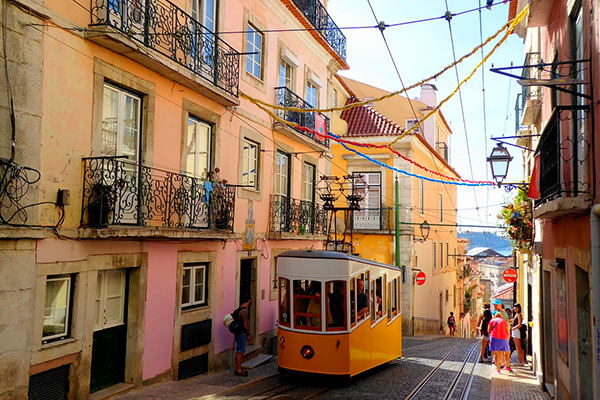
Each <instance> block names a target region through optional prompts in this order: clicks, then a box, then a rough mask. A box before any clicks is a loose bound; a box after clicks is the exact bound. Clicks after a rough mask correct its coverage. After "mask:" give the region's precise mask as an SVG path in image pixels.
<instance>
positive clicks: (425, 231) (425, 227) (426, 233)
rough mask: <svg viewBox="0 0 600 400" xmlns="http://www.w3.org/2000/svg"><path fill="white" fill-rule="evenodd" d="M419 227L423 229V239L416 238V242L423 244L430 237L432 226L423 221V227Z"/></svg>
mask: <svg viewBox="0 0 600 400" xmlns="http://www.w3.org/2000/svg"><path fill="white" fill-rule="evenodd" d="M419 227H420V228H421V237H420V238H415V242H419V243H423V242H425V241H426V240H427V238H428V237H429V231H430V230H431V226H429V223H427V221H423V222H422V223H421V225H419Z"/></svg>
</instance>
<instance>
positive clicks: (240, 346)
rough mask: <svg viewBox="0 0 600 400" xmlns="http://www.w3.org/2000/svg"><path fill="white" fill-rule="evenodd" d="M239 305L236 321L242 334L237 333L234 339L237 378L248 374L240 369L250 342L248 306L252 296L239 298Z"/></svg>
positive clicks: (246, 295) (247, 294) (245, 295)
mask: <svg viewBox="0 0 600 400" xmlns="http://www.w3.org/2000/svg"><path fill="white" fill-rule="evenodd" d="M241 303H242V304H241V305H240V308H239V312H238V320H239V322H240V324H241V325H242V326H243V329H242V332H240V333H237V334H236V335H235V336H234V337H235V374H236V375H238V376H248V372H246V371H245V370H243V369H242V357H243V355H244V353H245V352H246V344H247V343H248V341H249V340H250V341H251V340H252V333H250V326H249V324H248V321H249V320H250V306H251V305H252V296H251V295H250V294H249V293H246V294H244V295H243V296H242V298H241Z"/></svg>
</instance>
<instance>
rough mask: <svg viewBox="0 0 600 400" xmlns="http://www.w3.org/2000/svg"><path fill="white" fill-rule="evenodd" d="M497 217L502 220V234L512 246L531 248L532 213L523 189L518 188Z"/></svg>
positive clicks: (529, 202)
mask: <svg viewBox="0 0 600 400" xmlns="http://www.w3.org/2000/svg"><path fill="white" fill-rule="evenodd" d="M498 219H500V220H502V222H503V223H504V227H505V229H506V230H505V231H504V232H503V234H502V236H503V237H504V238H506V239H509V240H510V242H511V244H512V245H513V246H514V247H516V248H518V249H526V250H531V249H532V248H533V213H532V208H531V201H530V200H529V199H528V198H527V192H525V190H523V189H519V193H518V194H517V196H516V197H515V199H514V201H513V202H512V203H508V204H506V205H505V206H504V207H503V208H502V212H501V213H500V214H499V215H498Z"/></svg>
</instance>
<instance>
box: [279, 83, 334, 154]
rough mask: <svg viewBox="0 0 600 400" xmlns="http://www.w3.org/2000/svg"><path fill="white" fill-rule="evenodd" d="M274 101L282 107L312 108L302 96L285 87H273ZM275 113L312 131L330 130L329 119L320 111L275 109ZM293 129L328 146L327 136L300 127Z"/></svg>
mask: <svg viewBox="0 0 600 400" xmlns="http://www.w3.org/2000/svg"><path fill="white" fill-rule="evenodd" d="M275 103H276V104H277V105H278V106H282V107H295V108H300V109H307V108H312V107H311V105H310V104H309V103H307V102H306V101H305V100H304V99H303V98H302V97H300V96H298V95H297V94H296V93H294V92H292V91H291V90H290V89H288V88H287V87H276V88H275ZM277 115H278V116H279V117H280V118H282V119H284V120H286V121H289V122H295V123H297V124H298V125H300V126H304V127H306V128H308V129H311V130H313V131H319V129H322V130H325V131H326V132H329V131H330V120H329V118H327V117H326V116H325V115H323V114H321V113H314V112H310V113H301V112H298V111H290V110H277ZM294 130H295V131H296V132H298V133H299V134H301V135H303V136H306V137H307V138H310V139H311V140H312V141H314V142H317V143H318V144H320V145H322V146H325V147H327V148H329V139H328V138H322V137H320V136H317V135H315V134H313V133H310V132H306V131H304V130H302V129H296V128H294ZM323 133H325V132H323Z"/></svg>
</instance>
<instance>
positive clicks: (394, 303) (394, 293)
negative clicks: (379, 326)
mask: <svg viewBox="0 0 600 400" xmlns="http://www.w3.org/2000/svg"><path fill="white" fill-rule="evenodd" d="M391 289H392V290H391V292H390V298H391V300H390V302H391V313H392V318H393V317H395V316H396V315H397V314H398V278H396V279H393V280H392V283H391Z"/></svg>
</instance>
